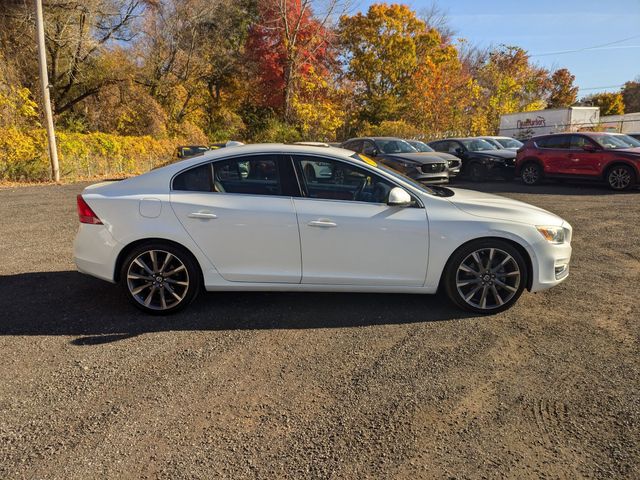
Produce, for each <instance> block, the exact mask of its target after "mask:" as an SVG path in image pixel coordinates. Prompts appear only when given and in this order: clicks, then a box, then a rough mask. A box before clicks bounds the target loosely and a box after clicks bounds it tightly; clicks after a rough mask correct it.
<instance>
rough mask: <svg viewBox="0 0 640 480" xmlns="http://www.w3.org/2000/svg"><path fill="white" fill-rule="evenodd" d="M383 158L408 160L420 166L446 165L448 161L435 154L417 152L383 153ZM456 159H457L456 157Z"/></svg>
mask: <svg viewBox="0 0 640 480" xmlns="http://www.w3.org/2000/svg"><path fill="white" fill-rule="evenodd" d="M380 156H381V157H383V158H388V159H391V160H408V161H409V162H416V163H420V164H426V163H444V162H446V161H447V160H448V159H445V158H442V157H440V156H438V155H437V154H435V153H431V152H415V153H383V154H382V155H380ZM454 158H455V157H454Z"/></svg>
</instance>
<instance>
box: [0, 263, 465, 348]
mask: <svg viewBox="0 0 640 480" xmlns="http://www.w3.org/2000/svg"><path fill="white" fill-rule="evenodd" d="M0 292H2V298H1V299H0V312H1V315H0V335H68V336H77V337H79V338H77V339H74V340H73V341H72V343H74V344H76V345H91V344H99V343H107V342H111V341H116V340H121V339H124V338H129V337H133V336H136V335H141V334H144V333H148V332H158V331H170V330H238V329H240V330H242V329H246V330H253V329H302V328H310V329H311V328H347V327H358V326H367V325H382V324H408V323H415V322H433V321H444V320H452V319H461V318H468V317H470V316H472V315H471V314H467V313H465V312H463V311H460V310H457V309H456V308H454V307H452V306H450V305H449V303H448V302H447V301H446V300H445V299H444V298H440V297H437V296H433V295H404V294H362V293H358V294H356V293H354V294H351V293H275V292H271V293H267V292H220V293H206V294H203V295H201V296H200V297H199V298H198V299H197V300H196V301H195V302H194V303H193V304H192V305H190V306H189V307H188V308H187V309H186V310H185V311H183V312H180V313H178V314H175V315H170V316H166V317H162V316H150V315H146V314H144V313H142V312H139V311H138V310H137V309H136V308H134V307H133V306H132V305H130V304H129V303H128V301H127V300H126V298H125V296H124V293H123V292H122V291H121V290H120V288H119V287H118V286H116V285H112V284H109V283H106V282H102V281H100V280H96V279H94V278H91V277H88V276H85V275H81V274H79V273H77V272H73V271H65V272H37V273H23V274H19V275H11V276H0Z"/></svg>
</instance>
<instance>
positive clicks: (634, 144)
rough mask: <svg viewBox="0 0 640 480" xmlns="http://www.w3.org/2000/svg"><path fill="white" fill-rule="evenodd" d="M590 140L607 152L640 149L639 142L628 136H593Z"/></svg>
mask: <svg viewBox="0 0 640 480" xmlns="http://www.w3.org/2000/svg"><path fill="white" fill-rule="evenodd" d="M592 138H593V139H594V140H595V141H596V142H598V143H599V144H600V145H601V146H602V147H603V148H606V149H607V150H609V149H617V148H638V147H640V140H636V139H635V138H633V137H630V136H629V135H594V136H593V137H592Z"/></svg>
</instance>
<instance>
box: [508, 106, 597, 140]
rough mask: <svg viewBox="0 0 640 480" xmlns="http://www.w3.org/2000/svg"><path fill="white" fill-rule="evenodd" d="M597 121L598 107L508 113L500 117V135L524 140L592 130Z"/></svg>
mask: <svg viewBox="0 0 640 480" xmlns="http://www.w3.org/2000/svg"><path fill="white" fill-rule="evenodd" d="M599 122H600V109H599V108H598V107H568V108H558V109H552V110H535V111H532V112H521V113H510V114H507V115H502V116H501V117H500V135H504V136H506V137H514V138H518V139H520V140H524V139H527V138H531V137H534V136H536V135H546V134H548V133H556V132H579V131H581V130H593V129H594V128H596V127H597V126H598V123H599Z"/></svg>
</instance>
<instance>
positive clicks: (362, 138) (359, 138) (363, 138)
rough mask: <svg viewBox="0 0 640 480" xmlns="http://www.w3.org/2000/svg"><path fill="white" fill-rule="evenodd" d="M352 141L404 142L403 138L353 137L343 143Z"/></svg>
mask: <svg viewBox="0 0 640 480" xmlns="http://www.w3.org/2000/svg"><path fill="white" fill-rule="evenodd" d="M354 140H402V141H403V142H406V140H405V139H404V138H400V137H354V138H350V139H348V140H345V141H344V142H343V143H347V142H353V141H354Z"/></svg>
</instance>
